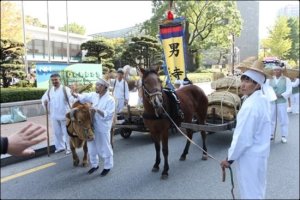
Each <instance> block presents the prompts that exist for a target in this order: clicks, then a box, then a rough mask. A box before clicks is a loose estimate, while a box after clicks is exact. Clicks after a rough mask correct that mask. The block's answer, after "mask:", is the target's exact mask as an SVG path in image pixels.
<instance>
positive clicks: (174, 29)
mask: <svg viewBox="0 0 300 200" xmlns="http://www.w3.org/2000/svg"><path fill="white" fill-rule="evenodd" d="M180 31H182V26H175V27H168V28H161V29H160V33H161V34H167V33H173V32H180Z"/></svg>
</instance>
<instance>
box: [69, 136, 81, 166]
mask: <svg viewBox="0 0 300 200" xmlns="http://www.w3.org/2000/svg"><path fill="white" fill-rule="evenodd" d="M72 140H76V139H75V138H72V139H71V140H70V148H71V151H72V156H73V166H75V167H77V166H78V165H79V158H78V155H77V153H76V148H75V144H74V143H76V141H74V142H72Z"/></svg>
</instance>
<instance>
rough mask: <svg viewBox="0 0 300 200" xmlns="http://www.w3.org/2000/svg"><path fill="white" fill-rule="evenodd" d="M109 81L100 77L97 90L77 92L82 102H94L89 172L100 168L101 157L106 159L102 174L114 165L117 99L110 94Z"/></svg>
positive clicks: (89, 149)
mask: <svg viewBox="0 0 300 200" xmlns="http://www.w3.org/2000/svg"><path fill="white" fill-rule="evenodd" d="M108 87H109V83H108V82H107V81H105V80H104V79H102V78H100V79H99V80H98V81H97V82H96V92H91V93H85V94H75V93H73V96H74V97H76V98H78V99H79V101H80V102H81V103H86V102H89V103H92V108H91V110H92V111H93V113H94V119H93V127H94V133H95V139H94V140H93V141H88V142H87V145H88V152H89V157H90V163H91V166H92V168H91V169H90V170H89V171H88V174H92V173H93V172H95V171H96V170H97V169H98V168H99V157H98V156H100V157H102V158H103V159H104V169H103V171H102V172H101V174H100V175H101V176H105V175H106V174H107V173H108V172H109V171H110V169H111V168H112V167H113V150H112V147H111V143H110V139H111V138H110V130H111V127H112V122H113V117H114V113H115V100H114V98H113V97H112V96H111V95H110V94H109V91H108Z"/></svg>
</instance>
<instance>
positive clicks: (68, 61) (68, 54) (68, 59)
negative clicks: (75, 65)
mask: <svg viewBox="0 0 300 200" xmlns="http://www.w3.org/2000/svg"><path fill="white" fill-rule="evenodd" d="M68 15H69V14H68V1H67V0H66V18H67V63H68V64H69V63H70V43H69V19H68V17H69V16H68Z"/></svg>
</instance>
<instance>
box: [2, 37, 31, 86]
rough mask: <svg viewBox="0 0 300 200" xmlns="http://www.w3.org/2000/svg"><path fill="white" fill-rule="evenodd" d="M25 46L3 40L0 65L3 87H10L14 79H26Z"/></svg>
mask: <svg viewBox="0 0 300 200" xmlns="http://www.w3.org/2000/svg"><path fill="white" fill-rule="evenodd" d="M23 55H24V45H23V43H20V42H14V41H11V40H6V39H4V40H3V39H1V48H0V56H1V57H0V65H1V70H0V71H1V77H0V78H1V79H2V84H3V87H8V86H9V85H10V82H11V81H12V78H13V77H16V78H20V79H24V78H25V77H26V74H25V72H24V71H23V69H24V65H23V59H22V56H23Z"/></svg>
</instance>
